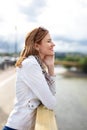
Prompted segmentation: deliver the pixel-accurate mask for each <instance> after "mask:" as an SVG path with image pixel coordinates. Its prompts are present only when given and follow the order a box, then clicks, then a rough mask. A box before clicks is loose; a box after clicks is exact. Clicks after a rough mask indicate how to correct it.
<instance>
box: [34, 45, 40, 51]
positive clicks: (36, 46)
mask: <svg viewBox="0 0 87 130" xmlns="http://www.w3.org/2000/svg"><path fill="white" fill-rule="evenodd" d="M35 49H36V50H37V51H39V44H37V43H35Z"/></svg>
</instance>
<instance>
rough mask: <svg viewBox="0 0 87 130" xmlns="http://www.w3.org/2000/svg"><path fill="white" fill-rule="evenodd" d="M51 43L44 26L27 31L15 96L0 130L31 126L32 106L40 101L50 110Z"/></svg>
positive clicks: (29, 129)
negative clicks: (12, 106)
mask: <svg viewBox="0 0 87 130" xmlns="http://www.w3.org/2000/svg"><path fill="white" fill-rule="evenodd" d="M54 46H55V45H54V43H53V42H52V39H51V37H50V34H49V32H48V30H47V29H45V28H42V27H39V28H35V29H34V30H32V31H31V32H30V33H28V35H27V37H26V39H25V47H24V49H23V51H22V52H21V54H20V57H19V59H18V61H17V62H16V67H17V79H16V99H15V105H14V109H13V110H12V112H11V114H10V116H9V118H8V120H7V123H6V125H5V126H4V128H3V130H34V126H35V117H36V108H37V107H38V106H39V105H40V104H43V105H44V106H45V107H47V108H48V109H51V110H54V108H55V105H56V98H55V73H54V50H53V48H54Z"/></svg>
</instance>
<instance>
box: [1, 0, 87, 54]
mask: <svg viewBox="0 0 87 130" xmlns="http://www.w3.org/2000/svg"><path fill="white" fill-rule="evenodd" d="M39 26H42V27H45V28H47V29H48V30H49V32H50V35H51V37H52V40H53V42H54V43H55V45H56V46H55V51H58V52H68V51H69V52H82V53H87V0H3V1H2V0H0V39H1V40H3V41H7V42H9V43H10V44H13V43H14V42H15V40H16V42H17V44H18V47H19V48H21V49H22V47H23V46H24V40H25V37H26V34H27V33H28V32H29V31H31V30H32V29H34V28H35V27H39ZM5 44H6V43H5Z"/></svg>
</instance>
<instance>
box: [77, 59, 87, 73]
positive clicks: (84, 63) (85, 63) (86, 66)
mask: <svg viewBox="0 0 87 130" xmlns="http://www.w3.org/2000/svg"><path fill="white" fill-rule="evenodd" d="M79 64H80V65H81V69H82V71H83V72H85V73H87V57H84V58H80V61H79Z"/></svg>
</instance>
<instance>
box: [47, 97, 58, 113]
mask: <svg viewBox="0 0 87 130" xmlns="http://www.w3.org/2000/svg"><path fill="white" fill-rule="evenodd" d="M56 104H57V101H56V99H54V100H53V101H51V102H50V103H48V104H47V105H46V107H47V108H48V109H50V110H54V109H55V108H56Z"/></svg>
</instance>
